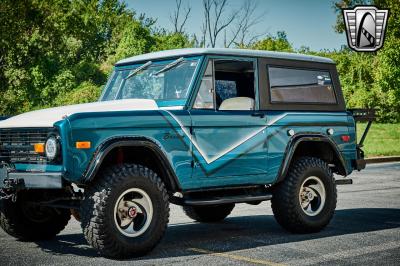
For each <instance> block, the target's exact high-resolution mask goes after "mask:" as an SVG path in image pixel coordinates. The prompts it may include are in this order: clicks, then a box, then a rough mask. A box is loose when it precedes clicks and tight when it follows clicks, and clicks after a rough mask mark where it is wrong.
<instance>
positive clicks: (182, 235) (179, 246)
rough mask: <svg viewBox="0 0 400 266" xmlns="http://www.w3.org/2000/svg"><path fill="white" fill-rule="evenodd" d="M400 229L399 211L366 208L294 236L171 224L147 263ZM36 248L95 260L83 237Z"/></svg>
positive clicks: (261, 220)
mask: <svg viewBox="0 0 400 266" xmlns="http://www.w3.org/2000/svg"><path fill="white" fill-rule="evenodd" d="M398 227H400V209H385V208H365V209H344V210H337V211H336V213H335V216H334V218H333V220H332V222H331V223H330V224H329V225H328V227H327V228H326V229H325V230H323V231H322V232H319V233H314V234H305V235H295V234H290V233H288V232H286V231H284V230H283V229H282V228H281V227H280V226H279V225H278V224H277V223H276V222H275V219H274V217H273V216H271V215H259V216H243V217H233V218H228V219H226V220H225V221H224V222H221V223H215V224H200V223H187V224H172V225H170V226H169V227H168V229H167V233H166V235H165V237H164V239H163V240H162V241H161V243H160V244H159V245H158V246H157V247H156V248H155V249H154V250H153V251H152V252H151V253H150V254H148V255H147V256H144V257H141V258H136V259H132V260H148V259H157V258H170V257H180V256H189V255H198V253H195V252H193V251H191V250H189V249H190V248H200V249H206V250H210V251H218V252H229V251H238V250H242V249H250V248H256V247H260V246H270V245H276V244H285V243H292V242H298V241H305V240H312V239H321V238H325V237H331V236H340V235H346V234H354V233H363V232H371V231H379V230H384V229H391V228H398ZM37 245H38V246H39V247H40V248H41V249H42V250H44V251H45V252H49V253H52V254H57V255H60V254H73V255H77V256H85V257H97V256H98V255H97V253H96V252H95V250H93V249H92V248H90V247H89V246H88V245H87V243H86V241H85V238H84V237H83V235H82V234H70V235H61V236H58V237H57V238H56V239H55V240H52V241H40V242H37Z"/></svg>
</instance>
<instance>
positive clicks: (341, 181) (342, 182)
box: [335, 178, 353, 185]
mask: <svg viewBox="0 0 400 266" xmlns="http://www.w3.org/2000/svg"><path fill="white" fill-rule="evenodd" d="M335 184H336V185H351V184H353V179H350V178H349V179H336V180H335Z"/></svg>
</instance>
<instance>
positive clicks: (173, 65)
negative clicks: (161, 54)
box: [153, 57, 185, 76]
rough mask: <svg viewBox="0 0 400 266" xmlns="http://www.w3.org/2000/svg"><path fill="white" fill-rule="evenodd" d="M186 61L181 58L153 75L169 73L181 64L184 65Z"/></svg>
mask: <svg viewBox="0 0 400 266" xmlns="http://www.w3.org/2000/svg"><path fill="white" fill-rule="evenodd" d="M184 60H185V58H183V57H180V58H178V59H176V60H175V61H173V62H171V63H169V64H168V65H166V66H165V67H163V68H162V69H161V70H159V71H157V72H156V73H154V74H153V75H155V76H158V75H160V74H161V73H163V72H165V71H168V70H170V69H172V68H174V67H176V66H178V65H179V64H180V63H182V62H183V61H184Z"/></svg>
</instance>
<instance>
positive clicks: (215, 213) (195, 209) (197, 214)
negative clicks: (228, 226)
mask: <svg viewBox="0 0 400 266" xmlns="http://www.w3.org/2000/svg"><path fill="white" fill-rule="evenodd" d="M234 207H235V204H233V203H231V204H222V205H209V206H184V207H183V211H184V212H185V214H186V215H187V216H188V217H189V218H191V219H193V220H195V221H198V222H203V223H212V222H219V221H222V220H224V219H225V218H226V217H227V216H228V215H229V214H231V212H232V210H233V208H234Z"/></svg>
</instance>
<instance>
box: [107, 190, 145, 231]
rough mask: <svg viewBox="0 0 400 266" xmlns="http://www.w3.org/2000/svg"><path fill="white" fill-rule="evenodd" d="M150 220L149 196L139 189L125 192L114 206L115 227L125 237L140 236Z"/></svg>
mask: <svg viewBox="0 0 400 266" xmlns="http://www.w3.org/2000/svg"><path fill="white" fill-rule="evenodd" d="M152 218H153V203H152V202H151V199H150V197H149V195H147V193H146V192H145V191H143V190H141V189H139V188H131V189H128V190H126V191H125V192H124V193H122V194H121V196H120V197H119V198H118V200H117V203H116V204H115V208H114V220H115V225H116V226H117V228H118V230H119V231H120V232H121V233H122V234H124V235H125V236H128V237H137V236H140V235H141V234H143V233H144V232H145V231H146V230H147V228H148V227H149V225H150V223H151V220H152Z"/></svg>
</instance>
